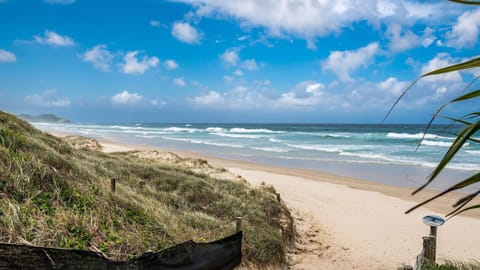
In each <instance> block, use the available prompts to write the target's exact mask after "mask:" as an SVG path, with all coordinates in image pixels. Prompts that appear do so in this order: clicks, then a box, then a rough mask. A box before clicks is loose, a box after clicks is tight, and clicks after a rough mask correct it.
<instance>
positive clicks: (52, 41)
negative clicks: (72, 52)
mask: <svg viewBox="0 0 480 270" xmlns="http://www.w3.org/2000/svg"><path fill="white" fill-rule="evenodd" d="M34 40H35V41H36V42H37V43H40V44H48V45H51V46H58V47H61V46H73V45H74V44H75V42H74V41H73V39H72V38H70V37H68V36H62V35H59V34H57V33H55V32H54V31H49V30H45V33H44V36H43V37H42V36H34Z"/></svg>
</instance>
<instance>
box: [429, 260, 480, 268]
mask: <svg viewBox="0 0 480 270" xmlns="http://www.w3.org/2000/svg"><path fill="white" fill-rule="evenodd" d="M425 270H480V261H477V260H472V261H469V262H461V261H452V260H446V261H445V262H444V263H443V264H437V265H429V266H427V267H425Z"/></svg>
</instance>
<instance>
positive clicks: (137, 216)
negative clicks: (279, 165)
mask: <svg viewBox="0 0 480 270" xmlns="http://www.w3.org/2000/svg"><path fill="white" fill-rule="evenodd" d="M112 178H115V179H117V188H116V192H115V193H114V194H113V193H112V192H111V191H110V180H111V179H112ZM0 215H1V219H0V241H2V242H9V243H27V244H33V245H41V246H50V247H63V248H75V249H88V248H89V247H91V246H94V247H96V248H98V249H100V250H101V251H103V252H105V253H107V254H109V256H111V257H114V258H125V257H128V256H133V255H138V254H140V253H142V252H144V251H153V250H160V249H163V248H166V247H169V246H171V245H174V244H175V243H179V242H182V241H185V240H188V239H193V240H194V241H198V242H206V241H212V240H215V239H219V238H222V237H225V236H227V235H229V234H231V233H233V232H234V230H235V219H236V217H239V216H241V217H243V218H244V223H243V231H244V244H243V248H242V249H243V253H244V262H245V263H249V264H255V265H272V264H282V263H285V252H286V245H287V242H288V241H287V240H286V239H289V240H291V239H293V238H292V237H293V234H294V233H293V221H292V218H291V216H290V213H289V212H288V210H287V209H286V207H285V206H284V205H282V204H280V203H278V202H277V200H276V198H275V194H274V191H272V190H271V189H267V188H263V189H262V188H260V189H253V188H251V187H249V186H247V185H246V184H244V183H241V182H236V181H229V180H218V179H214V178H211V177H209V176H207V175H205V174H201V173H196V172H194V171H192V170H189V169H188V168H183V167H179V166H175V165H167V164H165V163H161V162H158V161H155V160H148V159H145V158H141V157H138V156H136V155H134V154H132V153H128V152H127V153H115V154H105V153H102V152H99V151H92V150H79V149H75V148H73V147H72V146H71V145H70V144H68V143H67V142H66V141H65V140H62V139H59V138H57V137H54V136H51V135H49V134H47V133H44V132H41V131H39V130H37V129H35V128H34V127H32V126H31V125H30V124H28V123H27V122H25V121H23V120H20V119H18V118H16V117H14V116H12V115H10V114H7V113H4V112H1V111H0Z"/></svg>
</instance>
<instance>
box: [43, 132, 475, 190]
mask: <svg viewBox="0 0 480 270" xmlns="http://www.w3.org/2000/svg"><path fill="white" fill-rule="evenodd" d="M35 126H37V127H38V128H40V129H43V130H49V131H57V132H66V133H74V134H79V135H83V136H87V137H93V138H105V139H109V140H112V141H116V142H120V143H132V144H144V145H150V146H158V147H162V148H166V149H178V150H188V151H193V152H198V153H201V154H204V155H209V156H215V157H221V158H228V159H233V160H244V161H252V162H257V163H262V164H269V165H279V166H286V167H293V168H302V169H310V170H319V171H325V172H330V173H334V174H337V175H341V176H348V177H355V178H359V179H368V180H371V181H375V182H380V183H385V184H390V185H396V186H402V187H417V186H419V185H420V184H421V183H423V182H424V181H425V178H426V177H427V176H428V175H429V173H430V172H431V171H432V170H433V169H434V167H435V166H436V164H437V162H438V161H439V160H440V159H441V157H442V155H443V154H444V153H445V152H446V151H447V149H448V147H449V146H450V144H451V143H452V141H453V140H454V135H452V134H454V133H455V132H457V131H458V130H459V129H458V128H455V127H449V126H444V125H434V126H432V127H431V128H430V129H429V130H428V132H427V134H425V137H424V140H423V141H421V139H422V137H423V131H424V128H425V126H424V125H372V124H151V123H149V124H142V123H122V124H119V123H115V124H79V123H75V124H50V123H35ZM420 141H421V145H420V147H418V149H417V146H418V145H419V143H420ZM479 164H480V145H478V144H476V143H467V144H466V145H465V146H464V148H463V149H462V150H461V151H460V152H459V153H458V155H457V156H456V157H455V159H454V160H452V162H451V164H450V165H449V166H448V169H447V170H446V171H445V172H444V173H442V174H441V175H440V178H439V181H436V182H435V183H434V184H433V185H432V187H433V188H437V189H438V188H445V187H447V186H449V185H450V184H452V183H455V182H456V181H458V180H461V179H464V178H465V177H467V176H468V175H470V174H472V173H473V172H476V171H478V169H479Z"/></svg>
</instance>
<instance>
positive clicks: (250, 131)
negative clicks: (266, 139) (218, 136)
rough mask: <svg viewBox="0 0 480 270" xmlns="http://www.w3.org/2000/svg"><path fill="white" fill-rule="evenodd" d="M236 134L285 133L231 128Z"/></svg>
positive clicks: (260, 129)
mask: <svg viewBox="0 0 480 270" xmlns="http://www.w3.org/2000/svg"><path fill="white" fill-rule="evenodd" d="M230 132H234V133H283V131H273V130H270V129H266V128H231V129H230Z"/></svg>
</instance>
